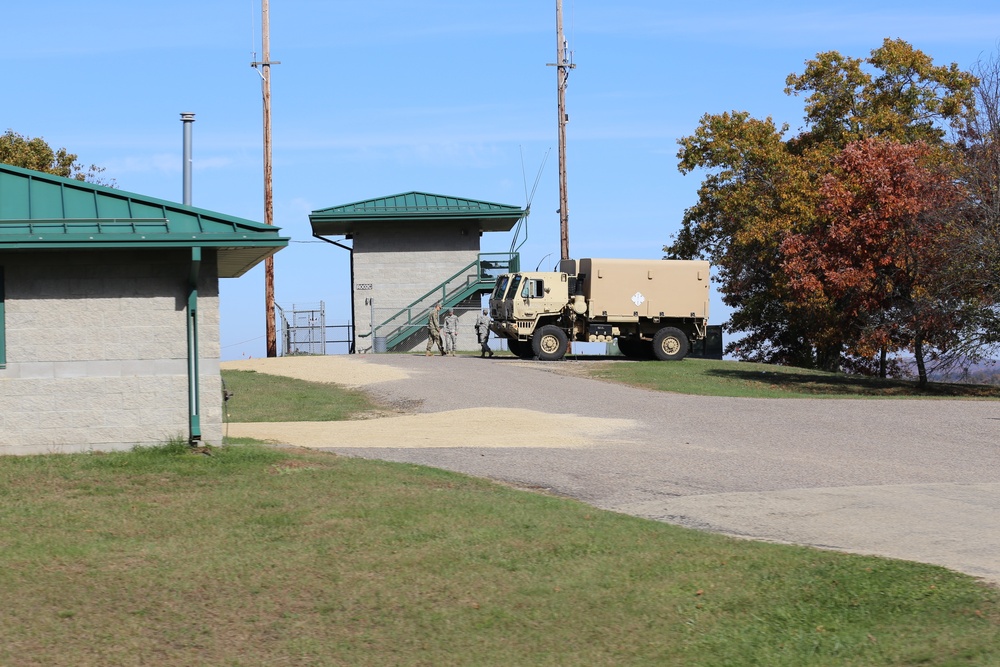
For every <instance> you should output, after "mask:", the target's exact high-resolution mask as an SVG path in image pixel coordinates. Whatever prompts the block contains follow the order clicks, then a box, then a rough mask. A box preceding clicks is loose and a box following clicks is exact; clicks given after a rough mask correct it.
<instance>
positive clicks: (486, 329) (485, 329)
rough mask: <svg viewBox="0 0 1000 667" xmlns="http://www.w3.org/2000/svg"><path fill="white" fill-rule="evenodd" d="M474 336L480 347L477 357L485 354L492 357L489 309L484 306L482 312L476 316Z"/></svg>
mask: <svg viewBox="0 0 1000 667" xmlns="http://www.w3.org/2000/svg"><path fill="white" fill-rule="evenodd" d="M476 338H477V339H478V340H479V345H480V347H481V348H482V352H480V353H479V357H480V358H482V357H485V356H486V355H487V354H488V355H490V356H491V357H492V356H493V350H491V349H490V311H488V310H486V309H485V308H483V314H482V315H479V316H478V317H476Z"/></svg>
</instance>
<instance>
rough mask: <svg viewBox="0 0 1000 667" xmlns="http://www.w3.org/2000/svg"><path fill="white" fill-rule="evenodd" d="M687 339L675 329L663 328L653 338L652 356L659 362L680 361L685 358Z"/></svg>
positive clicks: (681, 332)
mask: <svg viewBox="0 0 1000 667" xmlns="http://www.w3.org/2000/svg"><path fill="white" fill-rule="evenodd" d="M687 353H688V338H687V336H685V335H684V332H683V331H681V330H680V329H677V328H675V327H663V328H662V329H660V330H659V331H657V332H656V335H655V336H653V356H655V357H656V358H657V359H659V360H660V361H680V360H681V359H683V358H684V357H686V356H687Z"/></svg>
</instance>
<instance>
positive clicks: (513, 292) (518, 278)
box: [507, 275, 521, 299]
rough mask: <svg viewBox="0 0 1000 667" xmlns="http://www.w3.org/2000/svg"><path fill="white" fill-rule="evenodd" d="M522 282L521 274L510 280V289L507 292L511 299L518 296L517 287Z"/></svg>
mask: <svg viewBox="0 0 1000 667" xmlns="http://www.w3.org/2000/svg"><path fill="white" fill-rule="evenodd" d="M520 284H521V276H520V275H516V276H514V279H513V280H512V281H510V290H509V291H508V292H507V294H509V295H510V298H511V299H513V298H515V297H516V296H517V287H518V285H520Z"/></svg>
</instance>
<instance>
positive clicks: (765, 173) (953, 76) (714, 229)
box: [664, 39, 976, 369]
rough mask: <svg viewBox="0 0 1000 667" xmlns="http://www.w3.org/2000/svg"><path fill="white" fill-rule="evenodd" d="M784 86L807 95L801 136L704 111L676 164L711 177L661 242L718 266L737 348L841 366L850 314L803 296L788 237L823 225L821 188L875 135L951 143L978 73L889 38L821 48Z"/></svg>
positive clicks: (745, 117)
mask: <svg viewBox="0 0 1000 667" xmlns="http://www.w3.org/2000/svg"><path fill="white" fill-rule="evenodd" d="M786 83H787V86H788V87H787V88H786V93H788V94H796V95H798V94H804V95H806V98H805V111H806V117H805V120H806V127H805V129H804V130H803V131H802V132H801V133H800V134H798V135H795V136H790V137H789V136H786V135H787V134H788V128H787V126H784V127H781V128H778V127H776V126H775V124H774V122H773V121H772V120H771V119H770V118H768V119H766V120H763V121H761V120H757V119H754V118H751V117H750V116H749V114H746V113H742V112H732V113H724V114H720V115H706V116H704V117H703V118H702V119H701V123H700V125H699V127H698V128H697V130H696V131H695V133H694V134H693V135H691V136H689V137H684V138H682V139H680V140H679V142H678V143H679V145H680V150H679V151H678V154H677V156H678V159H679V165H678V168H679V170H680V171H681V172H682V173H690V172H694V171H699V172H702V171H703V172H705V177H704V181H703V182H702V185H701V187H700V188H699V192H698V195H699V196H698V202H697V204H695V205H694V206H692V207H691V208H690V209H688V210H687V211H686V212H685V215H684V219H683V221H682V226H681V230H680V231H679V232H678V234H677V235H676V236H675V238H674V240H673V242H672V243H671V245H669V246H666V247H665V248H664V250H665V252H666V253H667V254H668V256H671V257H681V258H690V257H696V256H697V257H706V258H708V259H709V260H711V261H712V262H713V264H715V265H716V267H717V268H718V279H719V280H718V285H719V291H720V293H721V295H722V298H723V300H724V302H725V303H726V304H727V305H729V306H731V307H732V308H733V315H732V317H731V319H730V320H729V322H727V323H726V328H727V330H728V331H730V332H733V333H738V334H742V336H741V337H740V339H739V340H738V341H736V342H735V343H731V344H730V345H729V347H728V348H727V350H728V351H729V352H730V353H733V354H735V355H736V356H737V357H739V358H742V359H747V360H752V361H763V362H770V363H782V364H792V365H801V366H817V367H821V368H831V369H832V368H838V367H840V365H841V363H842V361H843V357H844V353H845V351H849V350H850V349H852V348H851V347H850V345H851V339H850V334H849V332H848V331H847V330H845V327H844V313H843V312H842V310H841V308H840V305H839V304H838V303H837V301H836V300H833V299H811V300H808V299H804V296H803V294H802V293H801V291H799V290H796V289H793V287H792V284H791V280H792V278H791V276H790V275H789V273H788V271H787V268H786V264H785V252H784V251H783V250H782V244H783V243H784V241H785V239H786V238H787V237H788V236H790V235H793V234H803V233H808V232H810V230H812V229H814V228H815V227H816V226H817V225H818V224H820V222H821V221H822V219H823V212H822V211H821V206H822V203H823V197H822V196H821V192H820V190H821V184H822V182H823V180H824V178H825V177H826V175H827V174H829V173H830V172H831V171H833V170H834V168H835V164H836V161H837V159H838V158H839V156H840V154H841V152H842V151H843V150H844V149H845V147H847V146H848V145H849V144H850V143H852V142H855V141H858V140H862V139H866V138H869V137H879V138H882V139H887V140H893V141H896V142H899V143H904V144H905V143H910V142H913V141H923V142H924V143H925V144H927V145H928V146H932V147H938V146H943V145H944V137H945V134H946V128H947V126H948V125H949V124H957V125H960V124H961V123H962V122H963V121H964V119H966V118H967V116H968V114H969V112H970V109H971V108H972V107H973V106H974V95H973V92H972V91H973V87H974V85H975V83H976V79H975V77H974V76H972V75H971V74H967V73H963V72H961V71H960V70H958V68H957V66H956V65H954V64H953V65H950V66H945V67H941V66H935V65H934V64H933V63H932V62H931V60H930V59H929V58H928V57H927V56H925V55H924V54H923V53H921V52H920V51H918V50H916V49H914V48H913V47H912V46H910V45H909V44H907V43H906V42H903V41H901V40H888V39H887V40H885V41H884V42H883V44H882V46H881V47H880V48H878V49H875V50H874V51H872V52H871V54H870V56H869V57H868V58H867V59H864V60H857V59H852V58H847V57H844V56H842V55H840V54H839V53H837V52H827V53H821V54H818V55H817V57H816V59H815V60H810V61H807V63H806V68H805V71H804V72H803V73H802V74H799V75H795V74H792V75H790V76H789V77H788V79H787V81H786Z"/></svg>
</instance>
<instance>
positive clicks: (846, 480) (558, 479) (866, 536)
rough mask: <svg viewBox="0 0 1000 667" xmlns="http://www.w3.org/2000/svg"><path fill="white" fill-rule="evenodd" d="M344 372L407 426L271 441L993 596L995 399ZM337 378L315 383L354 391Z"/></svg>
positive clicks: (421, 362)
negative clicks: (829, 555)
mask: <svg viewBox="0 0 1000 667" xmlns="http://www.w3.org/2000/svg"><path fill="white" fill-rule="evenodd" d="M313 359H315V358H313ZM340 359H341V360H340V361H339V362H338V366H337V368H340V369H343V368H356V369H358V370H362V369H363V370H366V371H367V372H368V373H369V376H368V377H375V378H376V379H375V380H373V381H369V382H365V383H363V384H364V385H365V387H366V390H367V391H369V392H370V393H371V394H373V395H375V396H376V397H377V398H379V399H381V400H383V401H387V402H389V403H391V404H395V405H398V406H402V407H406V408H407V409H408V410H409V411H411V412H416V413H417V414H415V415H411V416H410V417H408V418H409V419H410V420H411V421H410V422H406V419H407V418H388V419H380V420H376V421H374V422H361V423H358V422H352V423H348V424H349V425H347V426H344V425H343V424H344V423H342V422H341V423H339V424H340V425H339V426H338V425H334V424H329V423H328V424H326V425H325V426H318V425H317V426H316V428H317V429H321V435H319V436H316V437H314V438H313V439H312V440H311V441H309V442H305V441H299V442H297V441H295V437H294V436H292V437H285V438H281V437H280V436H279V437H277V439H278V440H279V441H282V442H289V444H303V445H306V446H313V447H318V448H321V449H328V450H330V451H334V452H337V453H339V454H343V455H350V456H359V457H367V458H377V459H383V460H390V461H401V462H409V463H418V464H423V465H430V466H435V467H439V468H445V469H448V470H454V471H458V472H463V473H468V474H472V475H477V476H482V477H489V478H492V479H497V480H502V481H505V482H508V483H512V484H515V485H519V486H525V487H538V488H543V489H548V490H550V491H551V492H554V493H558V494H562V495H565V496H569V497H572V498H576V499H579V500H581V501H584V502H586V503H590V504H592V505H595V506H597V507H601V508H604V509H609V510H614V511H617V512H622V513H626V514H632V515H636V516H642V517H648V518H651V519H656V520H661V521H667V522H670V523H675V524H680V525H684V526H689V527H694V528H699V529H704V530H710V531H715V532H720V533H726V534H730V535H735V536H742V537H747V538H752V539H759V540H769V541H777V542H788V543H795V544H804V545H812V546H818V547H823V548H830V549H837V550H841V551H849V552H856V553H866V554H875V555H881V556H887V557H892V558H901V559H906V560H914V561H922V562H927V563H934V564H938V565H942V566H945V567H949V568H952V569H955V570H959V571H962V572H965V573H968V574H971V575H974V576H977V577H982V578H984V579H986V580H989V581H992V582H995V583H1000V444H998V441H1000V437H998V435H1000V404H998V403H997V402H992V401H953V400H866V399H815V400H813V399H741V398H715V397H698V396H685V395H681V394H669V393H663V392H653V391H648V390H643V389H635V388H631V387H625V386H620V385H615V384H609V383H605V382H599V381H595V380H590V379H586V378H582V377H579V376H577V375H576V374H575V373H574V371H577V370H579V369H580V368H581V367H582V365H584V364H587V363H591V362H587V361H563V362H550V363H545V362H524V361H520V360H515V359H511V358H504V359H500V358H496V359H485V360H484V359H479V358H475V357H446V358H443V357H432V358H427V357H423V356H404V355H378V356H366V357H353V356H352V357H350V358H345V357H341V358H340ZM271 362H274V363H273V365H272V367H273V368H274V370H273V371H272V370H271V367H269V368H266V369H261V370H262V372H274V373H275V374H282V373H281V371H280V363H281V362H282V360H281V359H277V360H267V363H271ZM620 363H630V362H627V361H622V362H620ZM345 364H346V365H345ZM313 367H314V368H315V369H317V372H323V371H322V370H321V368H322V367H321V366H320V365H316V364H313ZM372 373H374V375H372ZM380 373H382V374H380ZM339 374H340V371H337V370H336V369H333V368H331V370H330V371H329V373H328V376H324V377H323V379H324V380H325V381H330V382H339V383H344V384H353V383H351V382H349V381H345V380H343V379H339V378H338V376H339ZM414 420H416V422H419V423H421V424H423V425H425V426H426V425H427V424H430V425H431V426H430V427H429V428H430V435H426V434H425V435H424V436H423V437H421V438H419V440H420V441H421V442H423V443H425V444H424V445H421V444H420V443H417V444H416V445H414V443H413V442H412V438H410V437H408V436H409V434H410V433H411V432H412V429H413V424H414V423H416V422H415V421H414ZM420 420H424V421H420ZM350 424H354V425H358V424H368V426H367V427H366V428H367V429H368V430H367V431H366V430H364V429H362V430H352V429H355V427H352V426H350ZM408 424H409V425H408ZM602 425H603V426H602ZM232 426H237V427H238V426H239V425H232ZM247 426H248V427H249V426H250V425H247ZM286 426H289V427H290V426H291V425H286ZM373 429H374V430H373ZM434 429H437V435H434ZM279 432H281V431H280V428H279ZM283 433H284V435H286V436H287V435H288V433H287V432H283ZM376 433H378V434H379V437H375V434H376ZM387 438H388V439H387ZM387 445H393V446H387Z"/></svg>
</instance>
